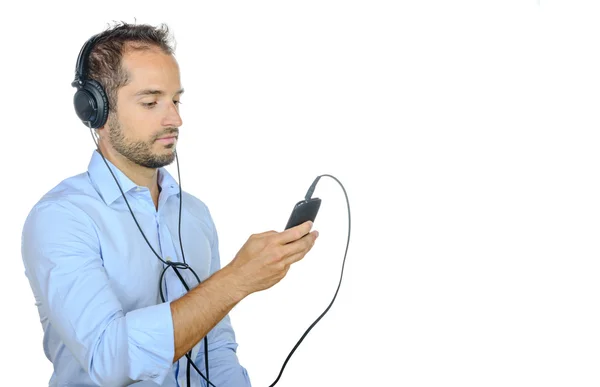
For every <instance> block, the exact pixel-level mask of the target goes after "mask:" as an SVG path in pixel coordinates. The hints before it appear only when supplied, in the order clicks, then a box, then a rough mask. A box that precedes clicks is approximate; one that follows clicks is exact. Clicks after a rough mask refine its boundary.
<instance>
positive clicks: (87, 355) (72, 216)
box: [22, 202, 174, 385]
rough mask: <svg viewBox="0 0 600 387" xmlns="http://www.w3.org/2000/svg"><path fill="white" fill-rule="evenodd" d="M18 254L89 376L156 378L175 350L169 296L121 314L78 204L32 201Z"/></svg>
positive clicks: (108, 381)
mask: <svg viewBox="0 0 600 387" xmlns="http://www.w3.org/2000/svg"><path fill="white" fill-rule="evenodd" d="M22 255H23V262H24V265H25V273H26V276H27V278H28V279H29V281H30V284H31V286H32V289H33V291H34V293H35V295H36V298H37V299H39V302H40V303H41V304H42V309H43V311H44V314H45V315H46V316H47V318H48V324H49V326H51V329H52V330H53V331H54V332H56V334H57V335H58V337H60V339H61V340H62V341H63V342H64V344H65V346H66V347H67V348H68V350H69V351H70V352H71V353H72V354H73V356H74V357H75V359H76V360H77V361H78V362H79V364H80V365H81V367H82V368H83V369H84V370H85V371H86V372H87V373H88V375H89V377H90V379H91V380H92V381H93V382H94V383H96V384H98V385H128V384H131V383H133V382H134V381H140V380H151V381H153V382H154V383H157V384H158V385H160V384H162V382H163V380H164V379H165V377H166V376H167V373H168V372H169V370H170V367H171V365H172V361H173V354H174V332H173V320H172V316H171V309H170V304H169V303H163V304H159V305H152V306H148V307H145V308H141V309H138V310H134V311H131V312H129V313H127V314H124V312H123V307H122V305H121V303H120V302H119V300H118V298H117V296H116V295H115V293H114V292H113V291H112V289H111V286H110V281H109V278H108V276H107V273H106V271H105V269H104V267H103V261H102V257H101V254H100V246H99V241H98V236H97V234H96V231H95V228H94V225H93V223H92V222H91V220H90V219H89V218H88V217H87V216H86V214H85V213H84V212H83V211H81V210H79V209H78V208H77V207H74V206H72V208H71V206H68V205H63V203H53V202H50V203H43V204H41V205H38V206H36V207H35V208H34V209H33V210H32V212H31V213H30V215H29V216H28V218H27V220H26V221H25V225H24V228H23V234H22Z"/></svg>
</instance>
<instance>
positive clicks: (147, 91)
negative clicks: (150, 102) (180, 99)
mask: <svg viewBox="0 0 600 387" xmlns="http://www.w3.org/2000/svg"><path fill="white" fill-rule="evenodd" d="M184 91H185V90H183V89H179V90H177V92H176V93H175V95H177V94H183V92H184ZM164 94H165V92H164V91H162V90H156V89H144V90H140V91H138V92H137V93H135V94H134V95H135V96H139V95H164Z"/></svg>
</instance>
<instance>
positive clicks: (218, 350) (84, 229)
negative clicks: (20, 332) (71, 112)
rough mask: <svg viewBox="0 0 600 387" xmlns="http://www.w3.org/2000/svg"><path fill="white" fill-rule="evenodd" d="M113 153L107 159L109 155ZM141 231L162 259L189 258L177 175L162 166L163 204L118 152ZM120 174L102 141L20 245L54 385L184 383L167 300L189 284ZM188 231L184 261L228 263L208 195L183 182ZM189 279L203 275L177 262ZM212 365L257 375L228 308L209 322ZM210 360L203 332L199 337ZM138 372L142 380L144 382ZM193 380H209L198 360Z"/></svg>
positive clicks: (222, 374) (220, 371) (140, 214)
mask: <svg viewBox="0 0 600 387" xmlns="http://www.w3.org/2000/svg"><path fill="white" fill-rule="evenodd" d="M107 161H108V160H107ZM108 163H109V165H110V167H111V169H112V170H113V172H114V173H115V175H116V176H117V178H118V180H119V183H120V184H121V187H122V189H123V192H125V195H126V197H127V201H128V202H129V205H130V206H131V208H132V210H133V212H134V214H135V216H136V218H137V220H138V222H139V224H140V226H141V228H142V230H143V231H144V234H145V235H146V237H147V238H148V241H149V242H150V244H151V245H152V247H153V248H154V250H155V251H156V252H157V253H158V254H159V255H160V256H161V257H162V258H163V259H164V260H168V259H171V260H173V261H181V262H183V258H182V255H181V248H180V245H179V235H178V221H179V186H178V184H177V182H176V181H175V179H173V177H172V176H171V175H170V174H169V173H168V172H167V171H166V170H165V169H164V168H159V170H158V183H159V185H160V187H161V188H162V190H161V192H160V196H159V204H158V210H156V207H155V206H154V203H153V201H152V198H151V196H150V190H149V189H148V188H146V187H140V186H137V185H136V184H135V183H133V182H132V181H131V180H130V179H129V178H128V177H127V176H125V175H124V174H123V173H122V172H121V171H120V170H119V169H117V168H116V167H115V166H114V165H113V164H112V163H111V162H110V161H108ZM122 196H123V195H122V194H121V192H120V191H119V188H118V187H117V183H116V182H115V180H114V178H113V177H112V175H111V174H110V171H109V170H108V168H107V166H106V164H105V163H104V160H103V159H102V157H101V156H100V154H99V153H98V152H97V151H96V150H94V152H93V154H92V157H91V160H90V163H89V166H88V171H87V172H86V173H81V174H79V175H76V176H73V177H70V178H67V179H65V180H63V181H62V182H61V183H60V184H58V185H57V186H56V187H54V188H53V189H51V190H50V191H49V192H48V193H46V194H45V195H44V196H43V197H42V198H41V199H40V200H39V202H38V203H36V204H35V206H34V207H33V208H32V210H31V212H30V213H29V215H28V216H27V219H26V221H25V224H24V227H23V234H22V244H21V251H22V256H23V263H24V265H25V275H26V276H27V278H28V279H29V283H30V284H31V288H32V290H33V295H34V297H35V302H36V306H37V308H38V312H39V315H40V321H41V323H42V328H43V330H44V340H43V347H44V352H45V354H46V357H47V358H48V359H49V360H50V361H51V362H52V364H53V365H54V372H53V374H52V376H51V378H50V382H49V385H50V386H67V385H68V386H95V385H102V386H126V385H130V384H135V385H136V386H138V387H141V386H156V385H159V386H165V387H175V386H185V385H186V366H187V358H186V357H183V358H181V359H180V360H179V361H177V362H176V363H174V364H173V363H172V362H173V356H174V333H173V320H172V316H171V309H170V302H171V301H173V300H175V299H177V298H179V297H181V296H182V295H183V294H185V292H186V291H185V288H184V287H183V285H182V284H181V282H180V280H179V279H178V278H177V276H176V274H175V273H174V272H173V270H172V269H168V270H167V272H166V274H165V279H164V280H163V285H162V286H163V292H164V294H165V299H166V300H167V302H164V303H163V302H161V299H160V295H159V277H160V273H161V272H162V270H163V267H164V266H165V265H164V264H163V263H162V262H160V261H159V260H158V258H157V257H156V256H155V255H154V253H153V252H152V250H151V249H150V247H149V246H148V244H147V243H146V241H145V240H144V238H143V237H142V235H141V233H140V231H139V229H138V228H137V226H136V224H135V222H134V220H133V217H132V216H131V213H130V212H129V209H128V207H127V205H126V204H125V201H124V199H123V197H122ZM181 239H182V242H183V248H184V253H185V259H186V262H187V263H188V264H189V265H190V266H191V267H192V268H193V269H194V271H195V272H196V273H197V274H198V276H199V277H200V280H202V281H203V280H204V279H206V278H207V277H209V276H210V275H211V274H212V273H214V272H215V271H217V270H219V269H220V268H221V266H220V265H221V264H220V257H219V247H218V237H217V231H216V228H215V224H214V222H213V219H212V217H211V215H210V212H209V210H208V207H207V206H206V205H205V204H204V203H203V202H202V201H201V200H199V199H197V198H196V197H194V196H192V195H191V194H189V193H187V192H185V191H183V210H182V220H181ZM180 272H181V274H182V275H183V276H184V278H185V280H186V282H187V283H188V285H189V286H190V288H194V287H195V286H197V284H198V281H197V280H196V279H195V277H194V275H193V274H192V273H191V272H190V271H189V270H180ZM208 349H209V356H208V358H209V366H210V369H209V374H210V375H209V377H210V381H211V383H213V384H214V385H215V386H216V387H234V386H235V387H245V386H250V380H249V377H248V373H247V372H246V369H245V368H244V367H242V366H241V365H240V364H239V362H238V358H237V355H236V350H237V343H236V340H235V334H234V331H233V328H232V326H231V321H230V318H229V316H226V317H225V318H224V319H223V320H221V321H220V322H219V323H218V324H217V325H216V326H215V327H214V328H213V329H212V330H211V331H210V333H209V334H208ZM193 358H195V360H196V361H195V363H196V365H197V366H198V368H199V369H200V370H201V371H202V373H203V374H204V375H206V372H205V367H204V340H201V341H200V343H198V345H196V346H195V347H194V349H193ZM138 381H139V383H136V382H138ZM191 381H192V382H191V386H206V382H205V381H204V380H203V379H202V378H201V377H200V376H199V375H198V373H197V372H196V371H195V370H194V369H193V368H192V369H191Z"/></svg>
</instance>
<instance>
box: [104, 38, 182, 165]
mask: <svg viewBox="0 0 600 387" xmlns="http://www.w3.org/2000/svg"><path fill="white" fill-rule="evenodd" d="M122 66H123V68H124V70H125V71H127V73H128V75H129V83H128V84H127V85H126V86H123V87H122V88H120V89H119V90H118V92H117V113H116V114H115V113H112V112H111V113H110V114H109V118H108V121H107V125H106V126H107V129H108V140H109V143H110V145H111V146H112V147H113V148H114V149H115V150H116V151H117V152H118V153H120V154H121V155H123V156H124V157H125V158H127V159H128V160H130V161H132V162H133V163H136V164H138V165H141V166H144V167H146V168H160V167H163V166H165V165H169V164H171V163H172V162H173V160H174V159H175V153H174V151H175V145H176V144H177V139H178V135H179V126H181V124H182V121H181V117H180V115H179V99H180V97H181V94H182V93H183V89H182V88H181V82H180V78H179V66H178V65H177V62H176V61H175V58H174V57H173V56H172V55H168V54H165V53H163V52H162V51H161V50H160V49H159V48H152V49H150V50H144V51H140V50H136V51H127V52H126V53H125V54H124V55H123V61H122ZM166 137H171V138H166Z"/></svg>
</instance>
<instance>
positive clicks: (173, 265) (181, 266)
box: [88, 123, 351, 387]
mask: <svg viewBox="0 0 600 387" xmlns="http://www.w3.org/2000/svg"><path fill="white" fill-rule="evenodd" d="M88 124H89V123H88ZM92 130H93V129H92V127H91V126H90V133H91V134H92V139H93V140H94V142H95V143H96V146H97V148H98V153H100V156H102V159H103V160H104V163H105V164H106V167H107V168H108V170H109V171H110V173H111V175H112V176H113V178H114V179H115V182H116V183H117V186H118V187H119V190H120V191H121V194H122V195H123V199H125V203H126V204H127V207H128V208H129V212H131V216H132V217H133V220H134V221H135V224H136V225H137V227H138V229H139V230H140V233H141V234H142V236H143V237H144V240H145V241H146V243H147V244H148V246H149V247H150V249H151V250H152V252H153V253H154V255H156V257H157V258H158V259H159V260H160V261H161V262H162V263H164V264H165V265H166V267H165V268H164V269H163V271H162V273H161V275H160V280H159V285H158V286H159V291H160V298H161V300H162V302H165V298H164V294H163V291H162V280H163V277H164V274H165V272H166V270H167V269H168V268H169V267H171V268H173V270H174V271H175V274H176V275H177V277H178V278H179V280H180V281H181V282H182V284H183V286H184V287H185V289H186V290H187V291H188V292H189V290H190V289H189V286H188V285H187V283H186V282H185V279H184V278H183V276H182V275H181V273H179V270H177V269H178V268H179V269H189V270H190V271H191V272H192V273H193V274H194V276H195V277H196V280H197V281H198V283H201V281H200V278H199V277H198V275H197V274H196V272H195V271H194V269H192V268H191V266H189V265H188V264H187V263H186V261H185V254H184V252H183V243H182V242H181V208H182V202H183V193H182V190H181V176H180V174H179V158H178V156H177V151H175V159H176V161H177V178H178V181H179V227H178V231H179V245H180V247H181V255H182V258H183V262H171V261H165V260H163V259H162V258H161V257H160V256H159V255H158V254H157V253H156V251H155V250H154V248H152V245H151V244H150V242H149V241H148V239H147V238H146V235H145V234H144V232H143V231H142V228H141V227H140V224H139V223H138V221H137V219H136V217H135V215H134V214H133V210H132V209H131V207H130V206H129V202H128V201H127V198H126V197H125V193H124V192H123V189H122V188H121V185H120V184H119V181H118V180H117V177H116V176H115V174H114V173H113V171H112V170H111V169H110V166H109V165H108V162H107V161H106V158H104V155H103V154H102V152H101V151H100V146H99V145H98V142H97V141H96V138H95V137H94V133H93V131H92ZM323 176H327V177H331V178H332V179H334V180H335V181H336V182H337V183H338V184H339V185H340V187H342V190H343V191H344V196H345V197H346V204H347V207H348V240H347V241H346V251H345V252H344V259H343V261H342V271H341V274H340V282H339V283H338V286H337V289H336V291H335V294H334V295H333V299H332V300H331V302H330V303H329V305H328V306H327V308H326V309H325V311H324V312H323V313H321V315H319V317H318V318H317V319H316V320H315V321H314V322H313V323H312V324H311V325H310V326H309V327H308V329H307V330H306V331H305V332H304V334H303V335H302V336H301V337H300V339H299V340H298V342H297V343H296V345H294V348H292V350H291V351H290V353H289V354H288V356H287V358H286V359H285V361H284V362H283V365H282V366H281V370H280V371H279V375H277V379H275V381H274V382H273V383H272V384H271V385H270V386H269V387H273V386H274V385H275V384H277V382H278V381H279V379H280V378H281V375H282V374H283V371H284V369H285V366H286V365H287V363H288V362H289V360H290V358H291V357H292V355H293V354H294V352H296V349H297V348H298V346H300V344H301V343H302V341H304V339H305V338H306V336H307V335H308V333H309V332H310V331H311V330H312V329H313V328H314V326H315V325H317V323H318V322H319V321H320V320H321V319H322V318H323V316H325V314H326V313H327V312H328V311H329V309H331V306H332V305H333V303H334V302H335V299H336V298H337V295H338V292H339V291H340V287H341V285H342V279H343V276H344V266H345V265H346V256H347V254H348V247H349V246H350V232H351V215H350V201H349V200H348V194H347V193H346V189H345V188H344V185H343V184H342V183H341V182H340V181H339V180H338V179H337V178H336V177H335V176H332V175H327V174H325V175H320V176H317V178H316V179H315V181H314V182H313V183H312V185H311V186H310V188H309V189H308V192H307V193H306V196H305V199H306V200H309V199H310V198H311V196H312V193H313V191H314V190H315V187H316V185H317V182H318V181H319V179H320V178H321V177H323ZM185 356H186V357H187V359H188V363H187V370H186V375H187V384H188V386H189V385H190V366H192V367H193V368H194V369H195V370H196V372H198V374H199V375H200V376H201V377H202V378H203V379H204V380H206V382H207V383H208V384H209V385H210V386H213V387H216V386H215V385H214V384H213V383H212V382H210V380H209V379H208V370H209V367H208V334H207V335H206V336H204V362H205V367H206V376H204V374H202V372H200V370H199V369H198V367H197V366H196V364H195V363H194V361H193V360H192V351H189V352H188V353H186V354H185Z"/></svg>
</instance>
